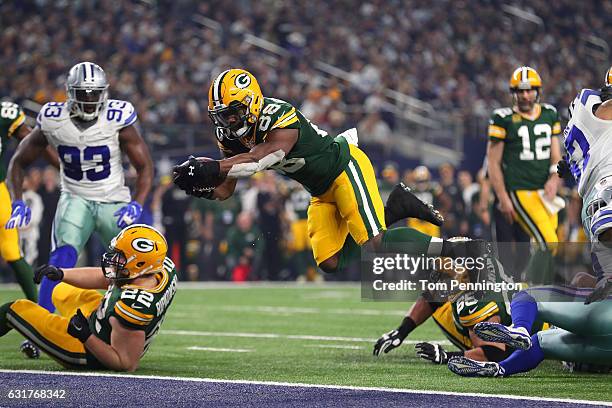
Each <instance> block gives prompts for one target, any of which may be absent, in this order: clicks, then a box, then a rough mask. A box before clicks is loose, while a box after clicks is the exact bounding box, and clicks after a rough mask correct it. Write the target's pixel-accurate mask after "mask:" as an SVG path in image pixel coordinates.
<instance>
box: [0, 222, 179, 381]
mask: <svg viewBox="0 0 612 408" xmlns="http://www.w3.org/2000/svg"><path fill="white" fill-rule="evenodd" d="M167 249H168V247H167V244H166V240H165V238H164V237H163V235H161V234H160V233H159V232H158V231H157V230H155V229H154V228H152V227H149V226H147V225H142V224H134V225H131V226H129V227H127V228H125V229H123V230H122V231H121V232H120V233H119V235H117V236H116V237H115V238H114V239H113V240H112V241H111V245H110V248H109V251H108V252H106V253H105V254H104V255H103V256H102V267H101V268H94V267H91V268H70V269H61V268H57V267H55V266H52V265H43V266H41V267H39V268H38V269H37V270H36V272H35V277H34V279H35V281H36V282H37V283H40V281H41V279H42V278H43V277H47V278H48V279H51V280H53V281H61V282H62V283H60V284H58V285H57V286H56V287H55V289H54V290H53V303H54V304H55V305H56V306H57V310H58V312H59V313H60V315H56V314H52V313H50V312H49V311H47V310H46V309H44V308H42V307H41V306H39V305H37V304H36V303H33V302H31V301H29V300H25V299H21V300H17V301H14V302H10V303H6V304H4V305H2V306H0V336H3V335H5V334H6V333H7V332H8V331H9V330H11V328H13V329H15V330H17V331H18V332H19V333H21V334H22V335H23V336H25V337H26V338H27V339H29V340H30V341H31V342H32V343H34V344H35V345H36V346H37V347H39V348H40V349H41V350H43V351H44V352H45V353H47V354H48V355H49V356H50V357H52V358H54V359H55V360H57V361H58V362H59V363H60V364H62V365H63V366H65V367H67V368H90V369H104V368H107V369H112V370H117V371H134V370H136V368H137V367H138V363H139V361H140V358H141V357H142V356H143V355H144V353H145V352H146V351H147V349H148V347H149V345H150V344H151V341H152V340H153V337H154V336H155V335H156V334H157V332H158V331H159V328H160V326H161V324H162V321H163V319H164V316H165V313H166V311H167V310H168V307H169V306H170V303H171V302H172V299H173V298H174V294H175V292H176V285H177V280H178V278H177V274H176V271H175V269H174V264H173V263H172V261H171V260H170V258H167V257H166V252H167ZM95 289H107V291H106V294H105V295H104V296H103V295H101V294H100V293H99V292H98V291H97V290H95Z"/></svg>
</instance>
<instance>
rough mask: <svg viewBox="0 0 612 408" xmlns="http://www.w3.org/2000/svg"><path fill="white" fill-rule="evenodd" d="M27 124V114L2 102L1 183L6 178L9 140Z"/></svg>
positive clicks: (0, 107)
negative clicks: (19, 128) (6, 156)
mask: <svg viewBox="0 0 612 408" xmlns="http://www.w3.org/2000/svg"><path fill="white" fill-rule="evenodd" d="M24 122H25V114H24V113H23V110H22V109H21V107H19V105H17V104H16V103H13V102H0V183H1V182H3V181H4V179H5V178H6V166H7V163H6V161H5V160H6V158H5V157H4V155H5V152H6V149H7V145H8V141H9V138H10V137H11V136H12V135H13V133H14V132H15V130H17V128H18V127H19V126H21V125H22V124H23V123H24Z"/></svg>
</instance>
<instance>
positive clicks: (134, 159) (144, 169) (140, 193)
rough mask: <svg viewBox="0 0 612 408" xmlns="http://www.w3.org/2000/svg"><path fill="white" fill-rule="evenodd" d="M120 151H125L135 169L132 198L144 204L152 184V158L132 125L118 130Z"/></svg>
mask: <svg viewBox="0 0 612 408" xmlns="http://www.w3.org/2000/svg"><path fill="white" fill-rule="evenodd" d="M119 143H120V146H121V151H123V152H125V153H126V154H127V155H128V158H129V159H130V163H131V164H132V166H134V168H135V169H136V173H137V176H136V188H135V191H134V192H133V195H132V197H133V199H134V201H137V202H138V203H139V204H140V205H141V206H142V205H144V203H145V201H146V199H147V196H148V195H149V192H150V191H151V185H152V184H153V160H152V159H151V153H150V152H149V148H148V146H147V144H146V143H145V142H144V140H143V138H142V136H140V133H139V132H138V130H136V128H135V127H134V126H127V127H124V128H123V129H121V130H120V131H119Z"/></svg>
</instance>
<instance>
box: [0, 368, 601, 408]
mask: <svg viewBox="0 0 612 408" xmlns="http://www.w3.org/2000/svg"><path fill="white" fill-rule="evenodd" d="M0 373H8V374H10V373H20V374H43V375H69V376H73V377H107V378H122V377H128V378H141V379H144V380H170V381H188V382H200V383H222V384H249V385H270V386H279V387H301V388H321V389H338V390H351V391H380V392H393V393H408V394H426V395H453V396H461V397H477V398H503V399H511V400H519V401H520V400H527V401H549V402H565V403H570V404H586V405H599V406H602V405H603V406H608V407H612V402H610V401H590V400H575V399H564V398H545V397H523V396H519V395H504V394H482V393H472V392H453V391H431V390H414V389H407V388H384V387H354V386H349V385H327V384H325V385H323V384H303V383H287V382H277V381H251V380H225V379H217V378H193V377H165V376H157V375H134V374H115V373H100V372H81V371H79V372H76V373H75V372H63V371H42V370H3V369H0ZM500 381H503V380H500Z"/></svg>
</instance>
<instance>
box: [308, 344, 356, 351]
mask: <svg viewBox="0 0 612 408" xmlns="http://www.w3.org/2000/svg"><path fill="white" fill-rule="evenodd" d="M304 347H308V348H329V349H347V350H364V349H365V347H362V346H343V345H341V344H308V345H306V346H304Z"/></svg>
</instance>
